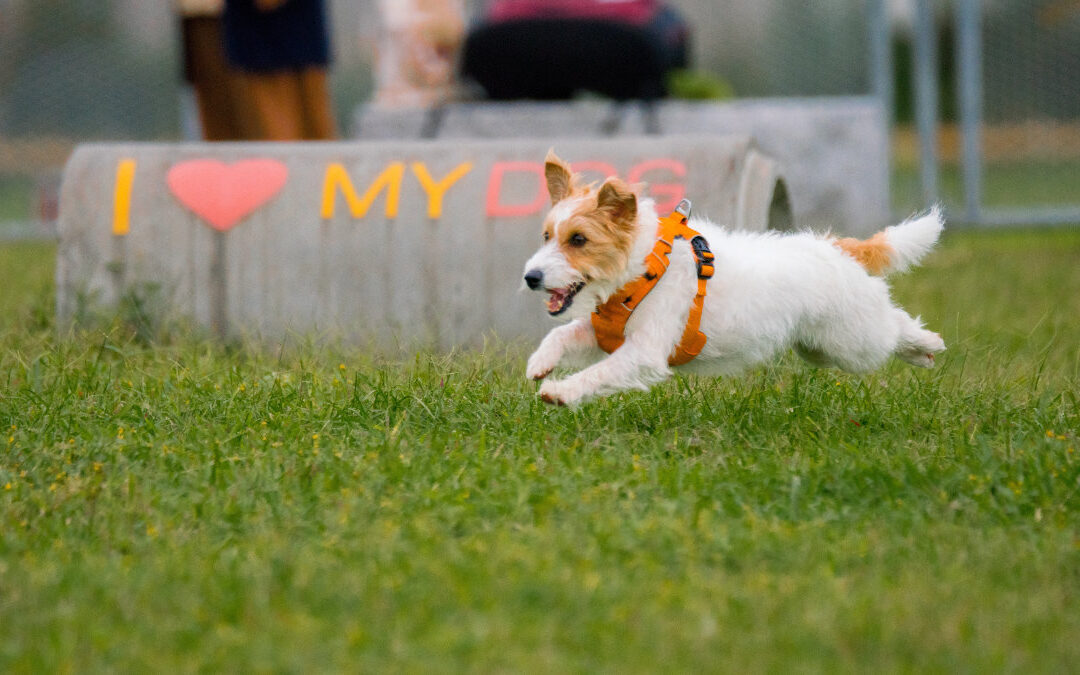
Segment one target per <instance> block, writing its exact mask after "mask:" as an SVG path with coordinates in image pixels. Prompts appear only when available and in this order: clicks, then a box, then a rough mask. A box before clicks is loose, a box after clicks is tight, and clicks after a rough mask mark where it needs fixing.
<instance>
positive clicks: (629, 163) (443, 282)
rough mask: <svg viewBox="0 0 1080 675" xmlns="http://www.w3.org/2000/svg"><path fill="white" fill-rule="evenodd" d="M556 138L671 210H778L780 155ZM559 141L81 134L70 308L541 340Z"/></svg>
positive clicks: (705, 141) (299, 328)
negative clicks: (142, 306) (245, 139)
mask: <svg viewBox="0 0 1080 675" xmlns="http://www.w3.org/2000/svg"><path fill="white" fill-rule="evenodd" d="M554 145H555V148H556V150H557V151H558V152H559V153H560V154H561V156H563V157H564V158H565V159H567V160H568V161H570V162H571V163H572V164H574V165H575V168H578V169H581V170H583V171H586V172H588V173H590V174H592V175H594V176H595V177H596V178H597V179H599V178H602V177H603V176H604V175H605V174H607V173H611V172H616V173H618V174H620V175H622V176H625V177H628V178H629V179H630V180H634V181H637V180H642V181H647V182H649V183H650V184H651V188H650V189H651V192H652V195H653V196H654V197H655V198H656V199H657V201H658V204H659V205H660V206H661V207H662V208H671V207H672V206H674V204H675V203H677V202H678V200H679V199H681V198H682V197H684V196H686V197H689V198H691V199H692V200H693V202H694V209H695V213H699V214H704V215H709V216H710V217H712V218H713V219H715V220H718V221H721V222H728V223H732V224H736V225H740V226H743V227H747V228H753V229H761V228H764V227H766V226H767V225H768V218H770V217H772V218H775V219H776V222H777V223H781V224H782V223H783V222H785V214H784V213H783V207H782V205H780V206H779V207H778V206H777V205H775V204H773V203H772V199H773V196H774V193H775V192H776V190H775V185H776V183H777V171H776V167H775V164H774V163H773V162H772V161H771V160H770V159H769V158H768V157H766V156H764V155H762V154H761V153H759V152H757V151H756V150H754V148H753V147H752V144H751V142H750V140H749V139H748V138H746V137H744V136H742V137H740V136H732V137H717V136H709V137H672V138H665V139H644V140H634V142H632V143H630V142H627V140H625V139H621V140H575V141H573V142H562V143H559V142H556V143H554ZM548 147H549V142H547V141H544V142H538V141H526V140H509V141H469V142H455V143H448V142H445V141H438V142H420V141H395V142H362V143H357V142H354V143H309V144H208V145H206V144H204V145H155V144H133V145H118V144H110V145H86V146H81V147H80V148H79V149H78V150H77V151H76V152H75V153H74V154H73V156H72V157H71V159H70V161H69V162H68V165H67V168H66V169H65V173H64V181H63V186H62V193H61V212H60V222H59V231H60V247H59V259H58V264H57V281H58V284H57V285H58V298H57V311H58V315H59V318H60V319H61V321H62V322H63V321H68V320H71V319H72V318H75V317H76V316H77V315H78V313H79V308H80V306H82V305H83V304H85V303H87V302H89V303H90V304H92V305H105V306H110V305H114V304H115V303H117V301H118V300H120V299H121V298H123V297H125V295H126V294H130V293H133V292H134V293H138V294H147V293H150V294H156V296H157V299H158V302H157V305H158V306H159V307H160V308H161V309H163V310H164V311H168V312H170V313H174V314H177V315H182V316H186V317H190V318H192V319H194V320H195V321H196V322H198V323H199V324H202V325H205V326H208V327H211V328H213V329H215V330H217V331H219V332H221V333H233V334H245V333H246V334H256V335H259V336H263V337H271V338H272V337H274V336H279V335H282V334H284V333H286V332H290V331H291V332H300V333H308V332H317V333H322V334H327V333H329V334H331V335H334V336H340V337H343V338H345V339H351V340H356V341H361V340H363V341H367V340H369V339H374V340H375V341H377V342H379V343H382V344H384V345H390V344H405V345H410V344H416V343H425V344H430V345H436V346H440V347H449V346H453V345H465V344H477V343H478V342H479V341H481V340H482V339H483V336H484V335H485V334H487V333H489V332H492V331H494V332H495V333H497V334H499V335H500V336H502V337H507V338H512V337H516V336H537V335H539V334H541V333H542V332H543V331H544V330H546V329H547V328H549V327H550V325H551V324H550V321H549V320H548V319H547V318H546V315H545V314H544V312H543V310H542V308H541V306H540V303H538V302H536V301H535V299H533V298H530V297H528V296H526V295H525V294H521V293H519V292H518V289H519V287H520V285H521V281H520V275H521V271H522V270H521V268H522V265H523V264H524V261H525V260H526V259H527V258H528V256H529V255H531V253H532V252H533V251H534V250H535V248H536V246H537V245H538V244H539V242H540V233H539V224H540V220H541V216H542V213H543V212H544V211H545V210H546V209H547V207H548V199H547V194H546V191H545V188H544V182H543V180H542V171H543V157H544V155H545V153H546V151H547V149H548ZM758 202H762V203H758ZM770 206H772V207H773V208H772V209H771V210H770ZM155 289H156V290H155Z"/></svg>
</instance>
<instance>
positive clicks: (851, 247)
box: [833, 206, 945, 276]
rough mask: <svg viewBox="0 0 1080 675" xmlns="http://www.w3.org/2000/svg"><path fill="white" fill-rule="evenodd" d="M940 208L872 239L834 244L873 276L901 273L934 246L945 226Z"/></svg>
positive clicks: (843, 240) (933, 209) (883, 231)
mask: <svg viewBox="0 0 1080 675" xmlns="http://www.w3.org/2000/svg"><path fill="white" fill-rule="evenodd" d="M944 225H945V224H944V221H943V219H942V215H941V209H940V208H939V207H937V206H935V207H934V208H932V209H930V212H929V213H927V214H925V215H922V216H918V217H915V218H911V219H909V220H905V221H904V222H902V223H900V224H899V225H892V226H890V227H886V228H885V229H884V230H882V231H881V232H878V233H877V234H875V235H874V236H872V237H870V238H869V239H865V240H861V239H851V238H845V239H837V240H835V241H834V242H833V243H834V244H835V245H836V246H837V247H838V248H839V249H840V250H841V251H843V252H844V253H847V254H848V255H850V256H851V257H852V258H855V260H856V261H858V263H859V264H860V265H862V266H863V267H865V268H866V271H867V272H869V273H870V274H878V275H881V276H885V275H886V274H891V273H892V272H902V271H904V270H906V269H907V268H909V267H911V266H912V265H914V264H916V263H917V262H919V260H921V259H922V257H923V256H924V255H926V254H927V253H928V252H929V251H930V249H932V248H933V247H934V244H935V243H936V242H937V240H938V237H939V236H940V235H941V230H942V228H943V227H944Z"/></svg>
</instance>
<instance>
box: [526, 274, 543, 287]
mask: <svg viewBox="0 0 1080 675" xmlns="http://www.w3.org/2000/svg"><path fill="white" fill-rule="evenodd" d="M543 281H544V273H543V272H542V271H540V270H537V269H532V270H529V271H528V272H526V273H525V285H526V286H528V287H529V288H531V289H533V290H534V291H535V290H536V289H538V288H540V284H541V283H543Z"/></svg>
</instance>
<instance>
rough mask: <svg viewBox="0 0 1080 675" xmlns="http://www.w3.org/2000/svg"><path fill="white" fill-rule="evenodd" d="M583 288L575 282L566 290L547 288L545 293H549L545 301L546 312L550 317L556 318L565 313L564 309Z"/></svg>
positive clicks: (579, 283) (580, 283)
mask: <svg viewBox="0 0 1080 675" xmlns="http://www.w3.org/2000/svg"><path fill="white" fill-rule="evenodd" d="M583 286H585V284H583V283H582V282H580V281H575V282H574V283H572V284H570V285H569V286H567V287H566V288H549V289H547V292H548V293H550V295H549V296H548V299H547V311H548V314H550V315H551V316H558V315H560V314H562V313H563V312H565V311H566V308H567V307H569V306H570V303H572V302H573V301H574V296H575V295H577V292H578V291H580V290H581V289H582V287H583Z"/></svg>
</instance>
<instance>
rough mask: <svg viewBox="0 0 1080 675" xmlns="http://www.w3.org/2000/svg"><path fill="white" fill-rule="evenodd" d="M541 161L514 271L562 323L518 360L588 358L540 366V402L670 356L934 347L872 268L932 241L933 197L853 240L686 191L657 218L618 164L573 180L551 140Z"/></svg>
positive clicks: (878, 356)
mask: <svg viewBox="0 0 1080 675" xmlns="http://www.w3.org/2000/svg"><path fill="white" fill-rule="evenodd" d="M544 174H545V177H546V180H547V189H548V194H549V195H550V197H551V202H552V208H551V210H550V211H549V212H548V214H547V216H546V217H545V219H544V225H543V244H542V245H541V246H540V249H539V250H538V251H537V252H536V253H535V254H534V255H533V256H532V257H531V258H530V259H529V261H528V262H527V263H526V264H525V274H524V281H525V285H526V286H528V288H530V289H532V290H534V291H537V292H541V293H544V294H545V296H546V298H545V299H546V307H547V311H548V314H550V315H551V316H553V317H560V318H562V317H565V318H568V319H569V323H566V324H565V325H562V326H559V327H557V328H555V329H554V330H552V331H551V332H550V333H548V335H547V336H546V337H545V338H544V339H543V341H542V342H541V343H540V346H539V348H537V350H536V351H535V352H534V353H533V355H532V356H531V357H530V358H529V361H528V365H527V370H526V373H527V375H528V377H530V378H532V379H535V380H543V379H544V378H546V377H547V376H548V375H549V374H550V373H551V372H552V370H554V368H555V367H556V366H557V365H558V364H559V363H560V362H562V361H563V359H564V358H567V360H568V361H573V362H576V363H580V364H581V365H584V364H585V363H589V362H592V365H589V366H588V367H585V368H584V369H583V370H580V371H578V372H576V373H574V374H572V375H570V376H568V377H566V378H565V379H559V380H555V379H547V380H545V381H544V382H543V384H542V385H541V386H540V392H539V393H540V396H541V397H542V398H543V400H544V401H547V402H548V403H554V404H559V405H574V404H577V403H579V402H581V401H583V400H585V399H587V398H589V397H592V396H598V395H603V394H608V393H612V392H617V391H621V390H626V389H647V388H648V387H649V386H651V385H653V384H655V383H657V382H660V381H661V380H663V379H665V378H666V377H668V376H669V375H670V374H671V372H672V368H677V369H679V370H682V371H686V372H696V373H702V374H714V375H728V374H734V373H737V372H739V371H742V370H745V369H746V368H748V367H750V366H753V365H754V364H757V363H760V362H762V361H765V360H767V359H769V358H772V357H774V356H775V355H776V354H777V353H779V352H780V351H781V350H784V349H787V348H793V349H794V350H795V351H796V353H798V354H799V355H800V356H801V357H802V358H804V359H805V360H807V361H808V362H810V363H811V364H813V365H816V366H823V367H835V368H841V369H843V370H846V371H851V372H861V371H867V370H871V369H874V368H877V367H879V366H881V365H882V364H883V363H884V362H885V361H886V360H887V359H888V357H889V356H891V355H895V356H897V357H899V358H900V359H902V360H904V361H906V362H907V363H910V364H912V365H915V366H920V367H923V368H930V367H932V366H933V365H934V355H935V354H937V353H938V352H941V351H943V350H944V349H945V343H944V342H943V341H942V339H941V336H939V335H938V334H937V333H933V332H930V331H928V330H926V329H924V328H923V324H922V322H921V321H920V320H919V319H918V318H917V317H915V318H913V317H912V316H910V315H909V314H908V313H907V312H905V311H904V310H903V309H901V308H899V307H897V306H896V305H894V304H893V302H892V300H891V298H890V297H889V288H888V286H887V285H886V283H885V281H884V280H883V279H882V277H883V276H885V275H887V274H889V273H891V272H899V271H902V270H904V269H906V268H908V267H909V266H911V265H913V264H915V263H916V262H918V261H919V259H920V258H922V257H923V256H924V255H925V254H926V253H927V252H928V251H929V250H930V249H931V248H932V247H933V245H934V243H935V242H936V241H937V239H938V236H939V235H940V233H941V230H942V227H943V223H942V216H941V213H940V212H939V211H938V210H937V209H933V210H931V211H930V213H928V214H926V215H923V216H921V217H918V218H914V219H911V220H908V221H906V222H904V223H902V224H900V225H894V226H891V227H888V228H886V229H885V230H884V231H882V232H879V233H877V234H875V235H874V236H873V237H871V238H869V239H867V240H865V241H860V240H856V239H847V238H845V239H841V238H836V237H832V236H828V235H817V234H812V233H808V232H805V233H797V234H783V235H781V234H777V233H771V232H769V233H753V232H732V231H728V230H726V229H724V228H723V227H721V226H719V225H716V224H714V223H711V222H708V221H706V220H703V219H696V218H690V217H689V215H690V214H689V204H688V202H686V201H685V200H684V202H682V203H681V204H680V206H679V207H677V208H676V210H675V211H673V212H672V213H671V214H670V215H665V216H664V217H662V218H661V217H659V215H658V214H657V212H656V206H655V204H654V202H653V201H652V200H651V199H648V198H642V197H641V196H639V194H638V192H639V187H638V186H634V185H630V184H628V183H626V182H624V181H622V180H620V179H618V178H614V177H612V178H608V179H607V180H605V181H604V183H603V184H602V185H601V186H600V187H599V189H597V188H595V186H594V185H585V184H584V183H583V181H582V180H581V178H580V175H577V174H574V173H572V171H571V169H570V166H569V165H568V164H566V163H565V162H563V161H562V160H561V159H559V158H558V157H557V156H556V155H555V154H554V152H549V153H548V156H547V158H546V160H545V164H544Z"/></svg>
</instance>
